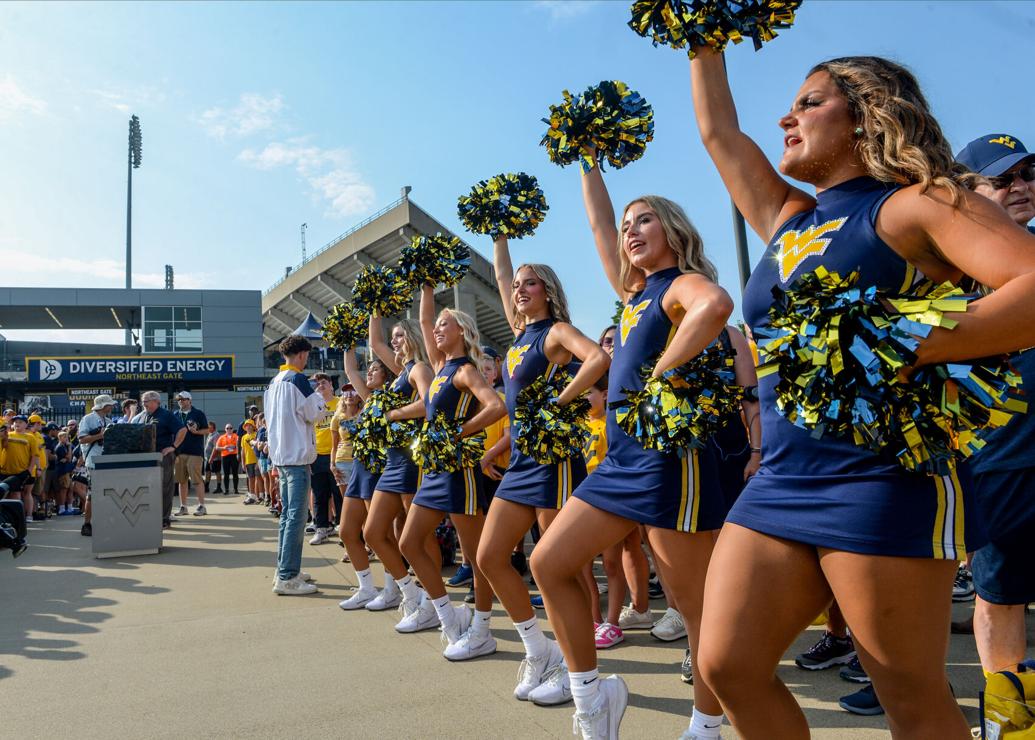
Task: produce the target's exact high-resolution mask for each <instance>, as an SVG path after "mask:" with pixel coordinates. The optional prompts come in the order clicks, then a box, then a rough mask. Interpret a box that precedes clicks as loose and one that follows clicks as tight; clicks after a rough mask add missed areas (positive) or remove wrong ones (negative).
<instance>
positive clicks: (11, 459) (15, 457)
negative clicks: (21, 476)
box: [3, 431, 36, 475]
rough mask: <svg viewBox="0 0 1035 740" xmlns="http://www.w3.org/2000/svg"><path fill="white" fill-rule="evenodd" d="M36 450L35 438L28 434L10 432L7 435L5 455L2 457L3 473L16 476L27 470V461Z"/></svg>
mask: <svg viewBox="0 0 1035 740" xmlns="http://www.w3.org/2000/svg"><path fill="white" fill-rule="evenodd" d="M35 449H36V441H35V437H33V436H32V434H31V433H29V432H15V431H11V432H8V434H7V453H6V454H5V455H4V466H3V472H4V473H5V474H7V475H18V473H23V472H25V471H26V470H28V469H29V461H30V460H31V459H32V454H33V451H34V450H35Z"/></svg>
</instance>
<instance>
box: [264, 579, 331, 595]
mask: <svg viewBox="0 0 1035 740" xmlns="http://www.w3.org/2000/svg"><path fill="white" fill-rule="evenodd" d="M319 590H320V589H318V588H317V587H316V584H315V583H306V582H305V581H303V580H302V579H301V578H299V577H298V576H295V577H294V578H289V579H288V580H286V581H282V580H280V579H279V578H278V579H277V580H276V582H275V583H274V584H273V593H275V594H277V595H279V596H304V595H306V594H315V593H316V592H317V591H319Z"/></svg>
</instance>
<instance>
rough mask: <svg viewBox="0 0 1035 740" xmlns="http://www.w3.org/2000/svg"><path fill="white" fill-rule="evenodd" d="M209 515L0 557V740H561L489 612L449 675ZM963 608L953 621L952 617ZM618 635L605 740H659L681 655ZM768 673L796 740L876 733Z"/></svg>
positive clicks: (814, 680) (970, 708)
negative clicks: (103, 548)
mask: <svg viewBox="0 0 1035 740" xmlns="http://www.w3.org/2000/svg"><path fill="white" fill-rule="evenodd" d="M209 510H210V512H211V514H210V515H209V516H208V517H206V518H204V519H199V518H194V517H188V518H187V519H185V520H178V521H177V522H176V523H175V525H174V527H173V528H172V530H170V531H168V532H167V533H166V538H165V544H166V546H165V548H164V549H163V551H162V552H161V554H159V555H157V556H148V557H135V558H124V559H114V560H96V559H94V558H93V557H92V556H91V554H90V550H89V540H87V539H86V538H83V537H80V535H79V531H78V529H79V524H80V519H79V518H78V517H68V518H58V519H52V520H50V521H49V522H46V523H42V524H37V525H32V531H31V532H30V542H31V547H30V548H29V551H28V552H27V553H26V554H25V555H24V556H22V557H21V558H20V559H18V560H16V561H15V560H12V559H11V558H10V555H9V554H8V553H0V556H2V557H0V597H2V599H0V603H2V604H3V613H2V616H0V697H2V701H0V704H2V706H3V709H2V710H0V736H5V737H26V738H32V737H64V736H69V735H73V734H74V735H75V736H77V737H84V738H93V737H104V738H145V737H146V738H149V737H176V738H183V737H198V738H201V737H234V738H238V737H270V738H281V737H300V736H307V737H313V736H318V735H323V734H329V733H333V734H334V735H335V736H344V737H350V738H353V737H355V738H359V737H370V736H376V737H383V738H440V737H451V738H487V737H493V738H496V739H504V738H540V737H557V738H566V737H570V735H569V733H570V732H571V713H572V708H571V705H570V704H569V705H567V706H564V707H556V708H549V709H544V708H539V707H535V706H532V705H530V704H525V703H522V702H517V701H515V700H514V699H513V698H512V696H511V691H512V689H513V685H514V682H515V673H516V671H517V666H518V662H519V661H520V659H521V657H522V650H521V643H520V641H519V640H518V639H517V636H516V634H515V633H514V631H513V628H512V627H511V626H510V624H509V622H508V620H507V619H506V615H505V614H504V612H503V611H502V610H501V609H499V608H498V607H497V609H496V611H495V617H496V618H495V619H494V633H495V635H496V637H497V639H498V640H499V642H500V651H499V653H497V654H496V656H494V657H491V658H483V659H480V660H477V661H473V662H469V663H461V664H449V663H447V662H446V661H445V660H444V659H443V658H442V657H441V655H440V652H441V645H440V644H439V635H438V633H437V632H425V633H421V634H417V635H398V634H396V633H395V632H394V630H392V625H393V623H394V621H395V619H396V617H395V613H394V612H392V613H381V614H374V613H369V612H361V613H350V614H346V613H344V612H342V611H341V610H340V609H338V607H337V602H338V601H339V600H340V599H341V598H343V597H344V596H345V595H346V594H347V593H348V592H349V591H350V589H351V588H352V587H353V586H354V584H355V576H354V573H353V571H352V569H351V567H350V566H348V565H346V564H344V563H341V562H340V558H341V555H342V553H343V550H342V549H341V548H340V547H337V546H336V545H335V544H334V543H328V544H324V545H321V546H319V547H312V546H309V545H308V544H307V545H306V546H305V552H304V562H303V567H304V568H305V569H306V570H308V571H310V572H311V573H312V574H313V575H314V576H315V578H316V581H317V583H318V584H319V585H320V588H321V590H322V593H320V594H318V595H315V596H310V597H277V596H274V595H273V594H272V593H271V592H270V588H271V583H272V581H271V579H272V576H273V562H274V551H275V548H276V521H275V520H274V519H273V518H272V517H270V516H269V515H268V514H267V513H266V512H265V510H264V509H261V508H260V507H251V506H249V507H245V506H242V505H241V503H240V498H239V497H229V498H224V497H221V496H219V497H212V500H211V504H210V506H209ZM374 569H375V571H378V570H379V568H378V566H377V564H375V566H374ZM380 579H381V574H380V572H375V580H376V581H377V582H378V583H380V582H381V580H380ZM460 595H461V592H454V597H455V598H459V597H460ZM661 603H662V602H653V606H655V607H657V606H658V605H659V604H661ZM969 610H970V606H969V605H964V606H957V607H956V616H957V618H959V617H962V616H964V615H965V614H966V613H968V612H969ZM655 611H656V616H660V611H658V610H657V608H656V610H655ZM817 629H818V628H815V629H813V630H810V631H809V632H806V633H805V634H803V635H802V636H801V637H800V638H799V639H798V640H797V642H796V643H795V645H794V647H793V651H794V652H799V651H801V650H803V649H804V648H806V647H807V646H808V645H809V644H811V643H812V642H813V641H814V640H815V639H816V638H817V637H818V632H817V631H816V630H817ZM627 634H628V638H627V642H626V644H624V645H622V646H619V647H617V648H613V649H611V650H609V651H606V652H604V653H602V654H601V672H602V673H604V672H606V673H611V672H617V673H620V674H621V675H622V676H624V677H625V679H626V681H627V682H628V683H629V687H630V690H631V695H630V706H629V710H628V712H627V713H626V716H625V721H624V723H623V725H622V730H623V733H622V736H623V738H664V737H677V736H678V735H679V733H680V732H681V731H682V730H683V728H685V726H686V722H687V716H688V715H689V709H690V705H689V702H688V701H687V693H688V692H687V689H686V687H685V686H684V685H683V684H682V683H681V682H680V680H679V676H678V673H679V663H680V661H681V659H682V656H683V646H682V644H680V643H670V644H665V643H661V642H658V641H656V640H654V639H652V638H651V637H650V635H649V634H647V633H645V632H641V633H627ZM780 674H781V677H782V678H783V680H784V681H786V682H787V684H788V685H789V686H790V687H791V689H792V691H794V693H795V694H796V696H797V697H798V698H799V700H800V701H801V703H802V705H803V706H804V707H805V711H806V713H807V715H808V718H809V723H810V725H811V726H812V727H813V729H814V737H816V738H827V739H830V740H834V739H835V738H837V739H840V738H851V739H855V738H859V739H862V738H878V737H886V736H887V731H886V729H885V723H884V721H883V718H881V717H855V716H852V715H849V714H847V713H845V712H843V711H842V710H841V709H839V708H838V706H837V698H838V697H839V696H841V695H842V694H845V693H848V692H849V691H851V690H853V688H852V686H851V685H849V684H846V683H844V682H842V681H841V680H840V679H838V677H837V675H836V672H834V671H825V672H821V673H805V672H803V671H800V670H798V669H796V668H795V667H794V665H793V662H792V661H791V660H786V661H784V663H783V664H782V666H781V668H780ZM949 674H950V678H951V680H952V682H953V684H954V686H955V688H956V692H957V695H959V696H960V697H961V698H962V703H963V704H964V705H965V707H967V713H968V716H969V718H970V720H971V723H972V724H975V723H976V709H975V707H976V704H977V702H976V699H975V697H976V696H977V689H978V682H979V677H980V671H979V669H978V667H977V659H976V655H975V651H974V648H973V640H972V638H970V637H958V636H954V637H953V638H952V647H951V655H950V666H949ZM724 737H726V738H727V739H728V738H733V737H735V733H734V732H733V730H732V729H730V728H726V730H725V731H724Z"/></svg>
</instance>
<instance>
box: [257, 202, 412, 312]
mask: <svg viewBox="0 0 1035 740" xmlns="http://www.w3.org/2000/svg"><path fill="white" fill-rule="evenodd" d="M404 200H406V197H405V196H404V197H402V198H398V199H397V200H395V201H393V202H392V203H389V204H388V205H387V206H385V207H384V208H382V209H381V210H380V211H378V212H377V213H374V214H372V215H370V216H367V217H366V218H365V219H363V220H362V221H360V222H359V223H358V224H356V225H355V226H352V227H351V228H349V230H348V231H345V232H344V233H342V234H339V235H338V236H336V237H334V238H333V239H331V240H330V241H329V242H327V243H326V244H324V245H323V246H322V247H320V248H319V249H318V250H316V251H315V252H313V253H312V254H311V255H309V257H308V258H306V259H304V260H302V261H301V262H299V263H298V264H297V265H295V266H294V267H292V268H291V272H289V273H287V274H286V275H284V276H283V277H282V278H280V280H278V281H277V282H275V283H273V285H271V286H270V287H269V288H267V289H266V290H265V291H263V293H262V294H263V295H264V296H266V295H269V294H270V293H272V292H273V289H274V288H276V287H277V286H278V285H280V284H281V283H282V282H284V281H285V280H287V279H288V278H289V277H291V275H293V274H294V273H295V272H297V271H298V270H299V269H301V268H302V267H303V266H304V265H306V264H307V263H309V262H312V261H313V260H314V259H316V258H317V256H319V255H321V254H323V253H324V252H326V251H327V250H328V249H330V248H331V247H333V246H334V245H335V244H337V243H338V242H340V241H341V240H342V239H344V238H345V237H348V236H352V235H353V234H355V233H356V232H357V231H359V230H360V229H362V228H363V227H364V226H366V225H367V224H369V223H371V222H373V221H375V220H377V219H379V218H381V216H383V215H385V214H386V213H388V212H389V211H390V210H392V209H393V208H396V207H398V206H399V204H400V203H402V202H403V201H404Z"/></svg>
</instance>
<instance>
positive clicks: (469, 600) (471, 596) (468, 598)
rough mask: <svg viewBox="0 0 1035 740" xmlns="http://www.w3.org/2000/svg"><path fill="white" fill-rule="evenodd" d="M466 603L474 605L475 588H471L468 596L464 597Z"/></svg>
mask: <svg viewBox="0 0 1035 740" xmlns="http://www.w3.org/2000/svg"><path fill="white" fill-rule="evenodd" d="M464 603H465V604H473V603H474V586H471V590H470V591H468V592H467V595H466V596H465V597H464Z"/></svg>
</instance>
